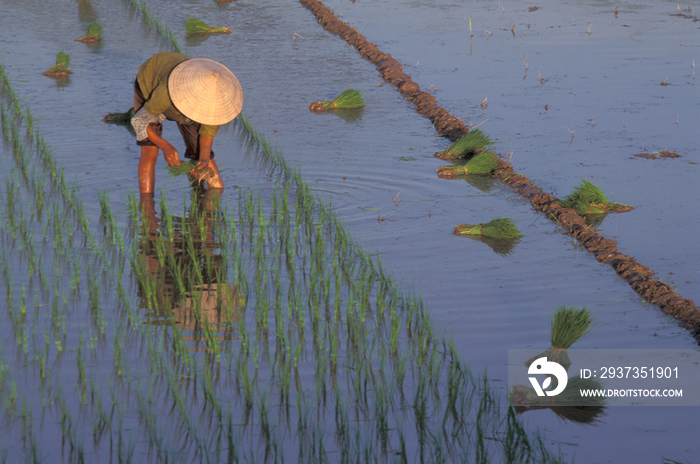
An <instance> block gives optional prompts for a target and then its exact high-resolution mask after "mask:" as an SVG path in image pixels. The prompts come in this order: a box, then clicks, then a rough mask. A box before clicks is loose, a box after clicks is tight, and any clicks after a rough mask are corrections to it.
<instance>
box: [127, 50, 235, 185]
mask: <svg viewBox="0 0 700 464" xmlns="http://www.w3.org/2000/svg"><path fill="white" fill-rule="evenodd" d="M242 106H243V91H242V90H241V86H240V84H239V83H238V80H237V79H236V76H234V75H233V73H232V72H231V71H229V70H228V68H226V66H224V65H222V64H221V63H218V62H216V61H212V60H208V59H204V58H196V59H188V58H187V57H186V56H183V55H180V54H178V53H173V52H161V53H157V54H156V55H153V57H151V58H150V59H149V60H148V61H146V62H145V63H143V64H142V65H141V66H140V67H139V70H138V74H137V76H136V80H135V81H134V111H135V113H134V117H133V118H132V120H131V124H132V125H133V127H134V129H135V131H136V140H137V144H138V145H140V146H141V161H140V162H139V172H138V176H139V190H140V191H141V193H152V192H153V189H154V185H155V165H156V159H157V158H158V150H159V149H160V150H163V156H164V158H165V161H166V162H167V163H168V164H169V165H170V166H179V165H180V159H179V154H178V152H177V150H176V149H175V148H174V147H173V146H172V145H171V144H170V143H169V142H167V141H166V140H165V139H163V138H162V134H163V126H162V122H163V120H165V119H169V120H171V121H176V122H177V127H178V129H179V130H180V133H181V134H182V138H183V140H184V142H185V146H186V150H185V157H186V158H190V159H193V160H197V161H199V163H198V165H197V171H196V177H197V179H198V180H200V181H201V180H204V179H206V181H207V184H208V185H209V187H213V188H223V186H224V184H223V182H222V180H221V176H220V175H219V169H218V167H217V166H216V162H215V161H214V159H213V158H214V152H213V151H212V150H211V146H212V143H213V141H214V137H215V136H216V133H217V131H218V130H219V126H220V125H222V124H226V123H228V122H230V121H232V120H233V119H234V118H235V117H236V116H238V114H239V113H240V112H241V108H242Z"/></svg>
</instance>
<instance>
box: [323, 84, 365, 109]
mask: <svg viewBox="0 0 700 464" xmlns="http://www.w3.org/2000/svg"><path fill="white" fill-rule="evenodd" d="M363 106H365V97H364V95H363V94H362V93H361V92H360V91H359V90H356V89H352V88H350V89H346V90H344V91H343V93H341V94H340V95H338V96H337V97H335V98H334V99H333V100H331V101H318V102H311V103H309V109H310V110H311V111H328V110H335V109H337V108H361V107H363Z"/></svg>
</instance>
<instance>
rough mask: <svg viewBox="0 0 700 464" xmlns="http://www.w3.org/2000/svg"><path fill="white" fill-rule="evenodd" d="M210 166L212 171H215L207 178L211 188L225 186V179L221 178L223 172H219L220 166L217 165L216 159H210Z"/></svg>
mask: <svg viewBox="0 0 700 464" xmlns="http://www.w3.org/2000/svg"><path fill="white" fill-rule="evenodd" d="M209 167H210V168H211V170H212V171H214V175H213V176H211V177H210V178H209V179H207V185H208V186H209V187H210V188H216V189H222V188H224V181H223V180H222V179H221V174H219V167H218V166H217V165H216V161H214V160H209Z"/></svg>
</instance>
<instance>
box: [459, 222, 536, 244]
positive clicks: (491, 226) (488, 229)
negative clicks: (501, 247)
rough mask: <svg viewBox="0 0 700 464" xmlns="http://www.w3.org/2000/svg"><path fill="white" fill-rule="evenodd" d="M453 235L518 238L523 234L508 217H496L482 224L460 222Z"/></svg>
mask: <svg viewBox="0 0 700 464" xmlns="http://www.w3.org/2000/svg"><path fill="white" fill-rule="evenodd" d="M454 233H455V235H482V236H485V237H491V238H498V239H518V238H521V237H522V236H523V234H521V233H520V231H519V230H518V228H517V227H516V225H515V224H514V223H513V220H512V219H510V218H501V217H499V218H496V219H493V220H491V221H489V222H487V223H482V224H475V225H471V224H460V225H458V226H457V227H455V230H454Z"/></svg>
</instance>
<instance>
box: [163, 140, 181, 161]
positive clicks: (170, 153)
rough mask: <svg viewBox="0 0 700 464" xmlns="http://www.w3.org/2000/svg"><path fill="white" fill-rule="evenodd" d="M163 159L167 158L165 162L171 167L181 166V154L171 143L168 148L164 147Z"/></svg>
mask: <svg viewBox="0 0 700 464" xmlns="http://www.w3.org/2000/svg"><path fill="white" fill-rule="evenodd" d="M166 143H167V142H166ZM163 157H164V158H165V162H166V163H168V164H169V165H170V166H180V154H179V153H178V152H177V150H176V149H175V147H173V146H172V145H170V144H169V143H167V146H165V147H163Z"/></svg>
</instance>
